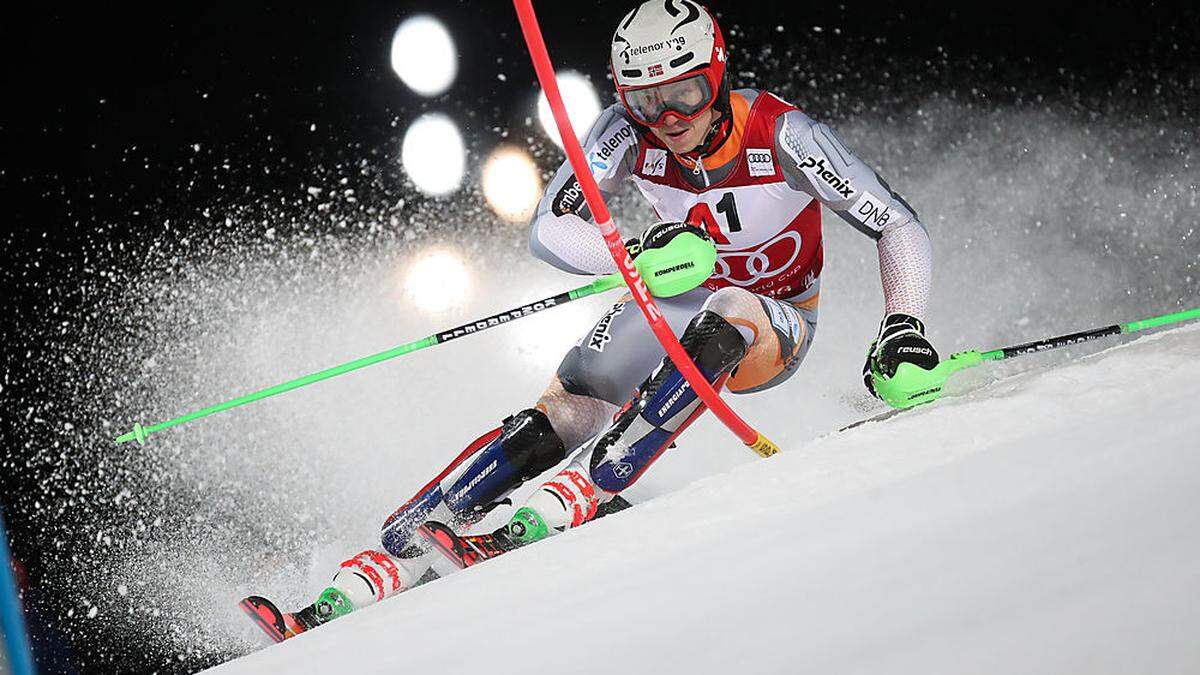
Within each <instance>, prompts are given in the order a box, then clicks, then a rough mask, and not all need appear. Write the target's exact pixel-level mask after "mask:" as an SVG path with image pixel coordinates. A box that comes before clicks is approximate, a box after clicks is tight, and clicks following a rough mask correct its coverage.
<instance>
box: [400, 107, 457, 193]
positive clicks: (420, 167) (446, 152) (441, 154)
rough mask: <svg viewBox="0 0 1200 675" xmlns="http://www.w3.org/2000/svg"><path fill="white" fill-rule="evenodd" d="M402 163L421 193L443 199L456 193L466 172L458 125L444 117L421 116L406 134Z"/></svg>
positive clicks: (401, 152) (438, 114)
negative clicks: (442, 197)
mask: <svg viewBox="0 0 1200 675" xmlns="http://www.w3.org/2000/svg"><path fill="white" fill-rule="evenodd" d="M400 161H401V162H402V163H403V165H404V171H405V172H406V173H407V174H408V177H409V178H410V179H411V180H412V182H413V184H414V185H416V186H417V189H418V190H420V191H421V192H424V193H425V194H427V195H431V196H434V197H441V196H445V195H447V194H450V193H451V192H453V191H455V190H456V189H458V186H459V185H461V184H462V179H463V174H464V172H465V169H466V148H465V147H464V146H463V138H462V134H461V133H460V132H459V130H458V125H456V124H455V123H454V121H453V120H451V119H450V118H449V117H446V116H445V115H442V114H440V113H426V114H424V115H421V116H420V117H418V118H417V120H416V121H415V122H413V123H412V125H411V126H409V127H408V130H407V131H405V132H404V141H403V144H402V145H401V148H400Z"/></svg>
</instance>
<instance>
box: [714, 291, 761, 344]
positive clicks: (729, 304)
mask: <svg viewBox="0 0 1200 675" xmlns="http://www.w3.org/2000/svg"><path fill="white" fill-rule="evenodd" d="M705 310H706V311H709V312H713V313H715V314H718V315H719V316H720V317H721V318H723V319H725V320H726V321H728V322H729V323H730V324H732V325H733V326H735V327H736V328H737V329H738V332H739V333H741V335H742V337H743V338H744V339H745V341H746V344H747V345H749V344H752V343H754V342H755V340H757V339H758V336H759V335H764V334H766V332H768V331H770V330H771V324H770V319H769V317H767V315H766V313H765V312H764V311H763V309H762V304H761V303H760V302H759V300H758V297H757V296H756V295H754V294H753V293H751V292H750V291H747V290H746V289H744V288H738V287H736V286H727V287H725V288H721V289H718V290H717V291H716V292H714V293H713V294H712V295H710V296H708V298H707V299H705V301H704V306H703V307H702V311H705Z"/></svg>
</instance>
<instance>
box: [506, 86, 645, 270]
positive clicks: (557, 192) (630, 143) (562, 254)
mask: <svg viewBox="0 0 1200 675" xmlns="http://www.w3.org/2000/svg"><path fill="white" fill-rule="evenodd" d="M583 150H584V155H585V156H586V157H587V158H588V162H589V163H590V167H591V170H592V176H593V177H594V178H595V179H596V183H597V184H599V186H600V193H601V195H603V196H604V198H605V199H606V200H607V199H608V198H609V197H610V196H611V195H612V194H614V193H615V192H616V191H617V189H618V188H619V187H620V183H621V181H622V180H624V179H625V178H626V177H628V176H629V174H630V173H631V172H632V168H631V167H632V165H633V162H634V161H635V160H636V157H635V156H634V155H636V154H637V134H636V132H635V131H634V129H633V126H632V125H631V124H630V123H629V121H628V120H627V119H626V118H625V116H624V115H623V114H622V113H621V106H620V104H617V105H614V106H612V107H610V108H608V109H607V110H605V111H604V112H602V113H600V116H599V117H597V118H596V121H595V122H594V123H593V124H592V127H591V129H590V130H589V131H588V134H587V136H586V137H585V138H584V141H583ZM529 249H530V250H531V251H532V252H533V255H534V256H536V257H537V258H539V259H541V260H544V261H546V262H548V263H550V264H551V265H554V266H555V267H557V268H559V269H561V270H565V271H567V272H570V273H572V274H611V273H612V272H616V271H617V266H616V263H614V262H613V259H612V256H611V255H610V254H609V252H608V247H607V246H606V245H605V244H604V237H602V236H601V235H600V230H599V229H598V228H597V227H596V225H595V219H594V218H593V217H592V213H591V210H590V209H589V208H588V205H587V201H586V200H585V199H584V196H583V190H582V189H581V188H580V187H579V182H578V181H577V180H576V179H575V173H574V172H573V171H572V170H571V164H570V162H566V161H564V162H563V164H562V166H560V167H559V168H558V172H557V173H555V174H554V179H553V180H551V181H550V184H549V185H548V186H547V187H546V191H545V193H543V194H542V200H541V202H540V203H539V204H538V207H537V211H536V212H534V214H533V218H532V220H531V221H530V223H529Z"/></svg>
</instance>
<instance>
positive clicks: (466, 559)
mask: <svg viewBox="0 0 1200 675" xmlns="http://www.w3.org/2000/svg"><path fill="white" fill-rule="evenodd" d="M504 529H505V528H500V529H499V530H496V531H495V532H492V533H490V534H467V535H458V534H455V533H454V530H452V529H451V528H450V526H449V525H446V524H444V523H439V522H437V521H436V520H430V521H426V522H425V524H423V525H421V526H420V527H418V528H417V532H419V533H420V535H421V537H422V538H423V539H425V541H427V542H429V544H430V545H431V546H433V547H434V548H436V549H437V550H438V551H439V552H441V554H442V555H444V556H446V557H447V558H449V559H450V562H452V563H454V564H455V565H456V566H457V567H458V568H459V569H466V568H468V567H471V566H473V565H477V564H479V563H481V562H483V561H484V560H490V559H491V558H495V557H496V556H499V555H503V554H504V553H507V552H509V551H511V550H513V549H514V548H516V544H514V543H513V541H512V540H511V539H509V538H508V537H506V536H505V535H504Z"/></svg>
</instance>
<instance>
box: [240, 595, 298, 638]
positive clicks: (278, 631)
mask: <svg viewBox="0 0 1200 675" xmlns="http://www.w3.org/2000/svg"><path fill="white" fill-rule="evenodd" d="M238 607H240V608H241V609H242V611H243V612H245V613H246V616H249V617H250V620H251V621H253V622H254V623H256V624H257V625H258V627H259V628H261V629H262V631H263V632H264V633H266V634H267V637H269V638H271V640H273V641H275V642H283V641H284V640H286V639H287V638H288V637H290V636H289V635H288V630H287V624H286V623H285V622H284V619H283V612H280V611H279V608H278V607H276V606H275V603H273V602H271V601H270V600H268V599H266V598H264V597H260V596H257V595H251V596H248V597H245V598H242V600H241V601H240V602H238Z"/></svg>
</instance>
